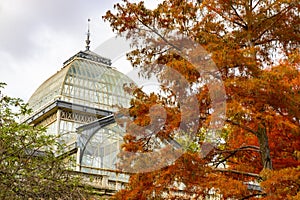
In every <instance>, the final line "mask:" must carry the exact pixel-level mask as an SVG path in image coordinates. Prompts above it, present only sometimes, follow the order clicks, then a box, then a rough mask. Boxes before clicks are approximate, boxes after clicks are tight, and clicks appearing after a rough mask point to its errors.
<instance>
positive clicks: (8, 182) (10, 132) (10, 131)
mask: <svg viewBox="0 0 300 200" xmlns="http://www.w3.org/2000/svg"><path fill="white" fill-rule="evenodd" d="M4 85H5V84H3V83H1V84H0V89H3V87H4ZM29 112H30V111H29V110H28V108H27V104H25V103H23V101H22V100H21V99H19V98H12V97H9V96H6V95H4V94H3V93H1V90H0V199H29V198H31V199H85V197H86V194H87V193H86V192H85V190H84V189H82V187H79V186H80V184H79V183H80V182H79V179H77V178H74V177H72V176H71V175H70V174H69V173H68V172H67V170H66V169H67V168H66V167H67V166H66V163H65V161H64V159H62V158H59V157H57V156H55V155H54V154H53V150H54V149H53V148H54V147H55V146H56V147H58V146H59V144H58V143H57V142H56V140H55V138H53V137H51V136H48V135H46V134H45V129H44V128H43V127H32V126H30V125H28V124H24V123H19V122H18V120H20V117H21V116H23V115H25V114H28V113H29Z"/></svg>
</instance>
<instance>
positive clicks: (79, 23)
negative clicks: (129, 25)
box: [0, 0, 158, 101]
mask: <svg viewBox="0 0 300 200" xmlns="http://www.w3.org/2000/svg"><path fill="white" fill-rule="evenodd" d="M116 2H121V0H26V1H25V0H9V1H8V0H7V1H0V24H1V31H0V38H1V40H0V60H1V62H0V82H6V83H7V84H8V85H7V87H6V90H5V92H6V94H8V95H10V96H14V97H20V98H22V99H24V100H25V101H27V100H28V99H29V97H30V96H31V94H32V93H33V92H34V91H35V89H36V88H37V87H38V86H39V85H40V84H41V83H42V82H43V81H44V80H46V79H47V78H49V77H50V76H51V75H52V74H54V73H55V72H56V71H58V70H59V69H60V68H61V67H62V64H63V62H64V61H65V60H67V59H68V58H69V57H71V56H72V55H74V54H75V53H77V52H78V51H80V50H84V48H85V37H86V36H85V35H86V31H87V19H88V18H91V19H92V22H91V40H92V43H91V49H95V48H96V47H97V46H98V45H100V44H101V43H102V42H104V41H105V40H107V39H109V38H111V37H112V36H114V34H113V33H112V31H111V29H110V27H109V25H108V23H104V22H103V20H102V18H101V17H102V15H104V14H105V12H106V11H107V10H108V9H113V4H114V3H116ZM157 2H158V1H153V0H149V1H146V3H147V6H151V5H153V4H156V3H157Z"/></svg>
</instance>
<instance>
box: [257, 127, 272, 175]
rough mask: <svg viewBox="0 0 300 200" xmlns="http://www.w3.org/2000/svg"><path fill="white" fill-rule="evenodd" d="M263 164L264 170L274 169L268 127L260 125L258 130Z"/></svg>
mask: <svg viewBox="0 0 300 200" xmlns="http://www.w3.org/2000/svg"><path fill="white" fill-rule="evenodd" d="M257 133H258V142H259V147H260V155H261V162H262V165H263V168H264V169H273V166H272V160H271V155H270V147H269V141H268V135H267V130H266V127H265V126H263V125H260V126H259V127H258V130H257Z"/></svg>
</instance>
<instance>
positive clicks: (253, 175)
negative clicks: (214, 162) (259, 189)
mask: <svg viewBox="0 0 300 200" xmlns="http://www.w3.org/2000/svg"><path fill="white" fill-rule="evenodd" d="M214 170H215V171H218V172H224V173H234V174H239V175H245V176H251V177H254V178H257V179H262V177H261V176H260V175H259V174H254V173H250V172H243V171H238V170H230V169H222V168H216V169H214Z"/></svg>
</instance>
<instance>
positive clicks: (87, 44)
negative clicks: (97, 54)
mask: <svg viewBox="0 0 300 200" xmlns="http://www.w3.org/2000/svg"><path fill="white" fill-rule="evenodd" d="M90 21H91V19H88V32H87V34H86V35H87V38H86V41H85V43H86V50H90V43H91V41H90Z"/></svg>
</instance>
